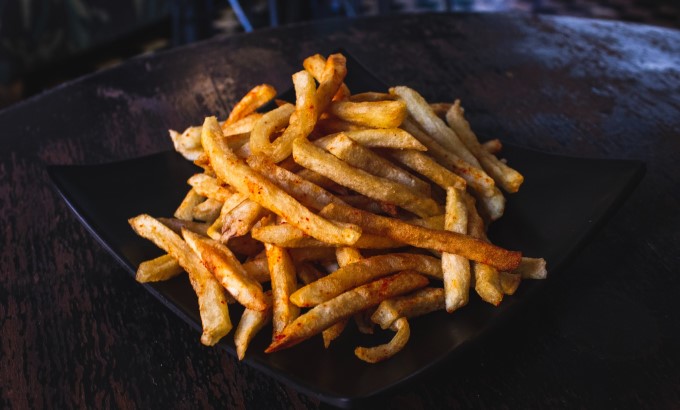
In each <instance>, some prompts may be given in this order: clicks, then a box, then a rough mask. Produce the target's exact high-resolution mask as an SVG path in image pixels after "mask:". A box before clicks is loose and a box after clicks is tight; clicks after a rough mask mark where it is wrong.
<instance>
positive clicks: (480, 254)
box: [321, 204, 522, 271]
mask: <svg viewBox="0 0 680 410" xmlns="http://www.w3.org/2000/svg"><path fill="white" fill-rule="evenodd" d="M321 215H323V216H325V217H327V218H331V219H335V220H338V221H343V222H349V223H352V224H356V225H359V226H360V227H362V229H364V231H365V232H366V233H371V234H374V235H382V236H386V237H388V238H391V239H393V240H395V241H399V242H403V243H405V244H408V245H412V246H415V247H417V248H424V249H434V250H437V251H440V252H449V253H455V254H457V255H461V256H464V257H466V258H468V259H472V260H474V261H480V262H483V263H487V264H489V265H492V266H495V267H497V268H498V269H501V270H505V271H512V270H513V269H515V268H516V267H517V266H518V265H519V263H520V260H521V258H522V254H521V252H517V251H509V250H506V249H503V248H501V247H498V246H496V245H492V244H490V243H487V242H484V241H481V240H479V239H476V238H473V237H471V236H467V235H461V234H459V233H455V232H449V231H443V230H433V229H428V228H423V227H420V226H416V225H412V224H409V223H407V222H404V221H402V220H399V219H395V218H390V217H386V216H381V215H375V214H372V213H370V212H366V211H362V210H360V209H356V208H352V207H349V206H345V205H337V204H329V205H327V206H326V207H325V208H324V209H323V210H321Z"/></svg>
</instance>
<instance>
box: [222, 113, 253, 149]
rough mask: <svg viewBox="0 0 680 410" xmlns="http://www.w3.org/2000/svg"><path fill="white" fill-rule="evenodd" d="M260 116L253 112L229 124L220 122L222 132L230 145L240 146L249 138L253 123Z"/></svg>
mask: <svg viewBox="0 0 680 410" xmlns="http://www.w3.org/2000/svg"><path fill="white" fill-rule="evenodd" d="M260 118H262V114H260V113H259V112H253V113H250V114H248V115H246V116H245V117H243V118H241V119H240V120H238V121H235V122H233V123H231V124H226V121H225V123H223V124H222V133H223V134H224V138H225V139H226V140H227V142H229V146H231V147H240V146H241V145H243V144H244V143H245V142H247V141H248V140H249V139H250V133H251V132H252V131H253V128H254V127H255V124H257V122H258V121H259V120H260Z"/></svg>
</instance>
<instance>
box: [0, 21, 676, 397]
mask: <svg viewBox="0 0 680 410" xmlns="http://www.w3.org/2000/svg"><path fill="white" fill-rule="evenodd" d="M338 47H343V48H345V49H347V50H348V51H349V52H350V53H351V54H352V55H353V56H354V57H356V58H357V59H358V60H359V61H361V62H362V63H364V64H365V65H366V66H367V68H368V69H369V70H370V71H372V72H373V73H375V74H376V75H377V76H378V77H379V78H382V79H384V81H385V82H386V83H388V84H404V85H409V86H413V87H415V88H417V89H418V90H421V91H422V93H423V94H425V96H426V97H427V98H428V99H430V100H432V101H437V100H442V101H444V100H449V101H450V100H451V99H453V98H461V99H462V101H463V105H464V106H465V108H466V113H467V114H468V116H469V119H470V122H471V124H472V126H473V128H474V129H475V130H476V131H477V132H478V134H480V135H481V136H483V137H486V138H490V137H498V138H501V139H503V140H504V141H507V142H512V143H515V144H519V145H523V146H527V147H530V148H535V149H539V150H543V151H548V152H554V153H559V154H563V155H574V156H586V157H598V158H632V159H640V160H643V161H645V162H646V163H647V167H648V170H647V175H646V176H645V178H644V179H643V181H642V183H641V184H640V186H639V187H638V188H637V190H636V191H635V192H634V193H633V195H632V196H631V197H630V199H629V200H628V201H627V202H626V203H625V204H624V206H623V207H622V208H621V209H620V211H619V212H618V213H617V214H616V215H615V216H614V217H613V218H612V219H611V220H610V221H609V223H608V224H607V225H606V226H605V228H604V229H603V230H601V231H600V232H599V233H598V234H597V235H596V236H595V237H594V238H593V239H592V241H591V242H590V243H589V244H588V245H587V246H586V247H585V248H584V249H583V250H582V252H581V253H580V254H579V256H578V257H577V258H576V259H575V261H574V262H573V263H572V264H571V265H570V266H568V267H567V269H566V272H564V273H565V274H563V275H560V276H559V278H556V279H554V280H551V281H552V283H551V286H550V287H549V288H547V289H548V291H546V293H545V294H544V295H543V297H541V298H540V299H539V300H537V301H536V302H534V303H532V304H531V305H530V306H528V307H527V309H525V311H523V312H522V315H521V316H520V317H518V318H517V319H516V320H513V321H512V323H508V324H506V323H500V324H499V326H498V328H497V330H496V331H495V332H494V333H493V334H492V335H490V336H489V337H486V338H485V339H483V340H482V341H480V343H478V344H476V345H475V346H470V347H469V349H468V355H467V356H466V357H465V358H464V359H462V360H457V361H456V362H452V363H447V364H446V365H444V366H441V367H439V368H437V369H435V370H433V371H431V372H428V373H427V374H426V375H424V376H423V377H422V378H420V379H419V380H418V381H416V382H414V383H411V384H408V385H406V386H405V387H404V388H403V389H399V391H397V392H395V393H393V394H391V395H389V396H387V397H383V398H381V399H380V400H381V403H382V404H385V405H388V406H390V407H395V408H442V407H446V408H469V407H484V408H489V407H490V408H497V407H509V408H517V407H520V408H546V407H548V408H552V407H559V408H574V407H586V408H600V407H633V408H637V407H653V408H673V407H676V406H677V405H678V403H680V393H679V390H678V388H677V387H678V386H680V349H678V348H677V346H680V302H678V297H677V295H678V294H680V275H678V271H679V270H680V253H679V252H678V251H677V249H678V245H679V244H680V216H678V215H679V214H678V212H677V209H679V208H680V191H679V190H678V186H680V166H678V162H677V159H676V157H677V153H678V152H680V32H678V31H673V30H664V29H657V28H652V27H647V26H642V25H629V24H620V23H611V22H601V21H594V20H580V19H573V18H534V17H521V16H503V15H416V16H398V17H386V18H371V19H366V20H354V21H350V22H343V21H331V22H324V23H317V24H311V25H300V26H294V27H290V28H283V29H276V30H263V31H260V32H256V33H254V34H249V35H241V36H233V37H225V38H217V39H214V40H210V41H208V42H204V43H200V44H197V45H193V46H189V47H186V48H183V49H178V50H174V51H170V52H166V53H163V54H160V55H157V56H151V57H144V58H138V59H134V60H132V61H130V62H128V63H126V64H124V65H122V66H120V67H117V68H114V69H111V70H108V71H105V72H102V73H99V74H96V75H93V76H89V77H86V78H83V79H80V80H77V81H75V82H72V83H70V84H66V85H64V86H60V87H58V88H56V89H54V90H51V91H49V92H47V93H45V94H43V95H40V96H37V97H35V98H33V99H31V100H28V101H26V102H23V103H20V104H18V105H16V106H14V107H11V108H9V109H6V110H4V111H2V112H0V226H1V227H2V228H1V229H0V233H1V235H2V237H3V241H4V242H3V246H2V248H1V249H0V255H1V256H0V272H1V273H0V332H1V335H0V407H3V408H100V407H115V408H126V409H127V408H130V409H136V408H197V407H201V408H211V407H215V408H217V407H227V408H268V409H269V408H272V409H275V408H295V409H302V408H316V407H319V406H322V404H321V403H320V402H319V401H318V400H317V399H315V398H312V397H307V396H305V395H303V394H300V393H297V392H295V391H294V390H292V389H290V388H288V387H286V386H285V385H283V384H280V383H278V382H276V381H274V380H272V379H271V378H269V377H267V376H264V375H262V374H261V373H260V372H258V371H257V370H254V369H252V368H250V367H248V366H246V365H243V364H241V363H239V362H238V361H237V360H235V359H234V358H233V357H231V356H228V355H227V354H225V353H224V352H222V351H220V350H217V349H210V348H206V347H203V346H201V345H200V343H199V334H198V333H197V332H195V331H194V330H193V329H191V328H190V327H189V326H187V325H186V324H185V323H184V322H182V321H181V320H180V319H178V318H177V317H175V316H174V315H173V314H172V313H171V312H169V311H168V310H166V309H165V308H164V307H163V306H162V305H161V304H159V303H158V302H157V301H156V300H155V299H153V298H152V297H151V296H150V295H149V294H148V293H147V292H146V291H145V290H144V289H143V288H142V287H140V286H138V285H137V284H136V283H135V282H134V280H132V278H131V277H130V276H129V275H128V274H127V273H125V272H124V271H123V269H122V268H121V267H119V266H118V265H117V264H116V262H115V261H114V260H113V258H112V257H110V256H109V255H108V254H107V253H106V252H105V251H104V250H103V249H102V248H101V247H100V245H98V243H96V242H95V241H94V239H92V238H91V237H90V235H89V234H88V233H87V232H86V231H85V230H84V228H82V227H81V225H80V224H79V223H78V221H77V220H76V218H75V217H74V216H73V215H71V214H70V212H69V211H68V209H67V207H66V205H65V204H64V203H63V202H62V201H61V199H60V198H59V197H58V195H57V194H56V192H55V191H54V190H53V188H52V187H51V186H50V182H49V180H48V177H47V174H46V172H45V168H44V167H45V165H47V164H80V163H83V164H92V163H102V162H108V161H115V160H119V159H125V158H131V157H136V156H141V155H145V154H150V153H154V152H158V151H162V150H167V149H170V148H171V143H170V140H169V138H168V137H167V131H166V130H167V129H168V128H176V129H183V128H184V127H186V126H188V125H191V124H198V123H200V122H201V121H202V118H203V117H204V116H207V115H218V116H220V117H224V116H225V114H226V113H227V112H228V110H229V109H230V108H231V106H232V104H234V102H235V101H237V100H238V98H239V96H240V95H242V94H244V93H245V92H246V91H247V90H248V89H249V88H250V87H251V86H253V85H255V84H259V83H261V82H264V81H266V82H269V83H271V84H273V85H275V86H276V87H278V88H279V89H281V90H283V89H286V88H288V84H290V75H291V74H292V73H293V72H295V71H296V70H298V69H300V62H301V61H302V59H303V58H304V57H306V56H308V55H310V54H312V53H317V52H321V53H328V52H330V51H332V50H334V49H336V48H338ZM386 62H389V63H386ZM186 95H191V96H193V98H189V99H187V98H186ZM83 101H86V102H87V103H86V104H84V103H83ZM76 107H77V111H76ZM120 200H121V201H124V200H127V199H126V198H121V199H120ZM329 371H332V370H331V369H329Z"/></svg>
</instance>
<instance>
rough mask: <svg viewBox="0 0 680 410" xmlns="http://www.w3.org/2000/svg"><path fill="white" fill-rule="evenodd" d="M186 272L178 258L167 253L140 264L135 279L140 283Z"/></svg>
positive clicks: (166, 278)
mask: <svg viewBox="0 0 680 410" xmlns="http://www.w3.org/2000/svg"><path fill="white" fill-rule="evenodd" d="M182 272H184V269H182V267H181V266H179V262H177V259H175V258H173V257H172V256H170V255H168V254H165V255H161V256H159V257H157V258H154V259H151V260H148V261H144V262H142V263H140V264H139V267H138V268H137V274H136V275H135V280H136V281H137V282H139V283H147V282H160V281H163V280H168V279H171V278H174V277H175V276H177V275H179V274H180V273H182Z"/></svg>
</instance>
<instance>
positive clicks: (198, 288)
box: [129, 214, 232, 346]
mask: <svg viewBox="0 0 680 410" xmlns="http://www.w3.org/2000/svg"><path fill="white" fill-rule="evenodd" d="M129 222H130V225H131V226H132V229H134V230H135V232H137V234H138V235H139V236H142V237H144V238H146V239H149V240H150V241H152V242H153V243H154V244H155V245H156V246H158V247H159V248H161V249H163V250H164V251H166V252H167V253H168V254H170V255H171V256H172V257H173V258H175V259H177V261H178V262H179V264H180V266H182V268H184V269H185V270H186V271H187V273H188V274H189V280H190V282H191V286H192V287H193V288H194V291H195V292H196V295H197V296H198V306H199V311H200V314H201V323H202V325H203V335H202V336H201V342H202V343H203V344H205V345H207V346H212V345H214V344H216V343H217V342H218V341H219V340H220V339H221V338H222V337H223V336H224V335H226V334H227V333H229V331H230V330H231V327H232V325H231V318H230V317H229V310H228V309H227V297H226V290H225V289H224V288H223V287H222V285H221V284H220V283H219V282H218V281H217V279H216V278H215V277H214V276H213V275H212V273H210V272H209V271H208V270H207V269H206V268H205V267H204V266H203V264H202V263H201V260H200V259H199V257H198V256H197V255H196V254H195V253H194V252H193V251H192V250H191V248H190V247H189V245H187V244H186V243H185V242H184V241H183V240H182V238H180V237H179V235H177V234H176V233H174V232H173V231H172V230H171V229H170V228H168V227H166V226H165V225H163V224H162V223H160V222H159V221H158V220H156V219H154V218H152V217H151V216H149V215H144V214H143V215H139V216H137V217H134V218H132V219H130V220H129Z"/></svg>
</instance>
